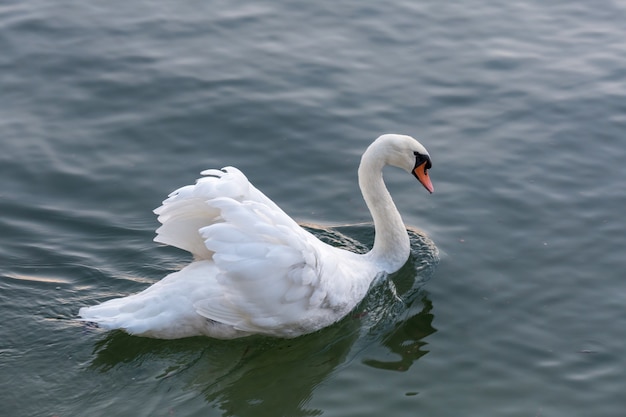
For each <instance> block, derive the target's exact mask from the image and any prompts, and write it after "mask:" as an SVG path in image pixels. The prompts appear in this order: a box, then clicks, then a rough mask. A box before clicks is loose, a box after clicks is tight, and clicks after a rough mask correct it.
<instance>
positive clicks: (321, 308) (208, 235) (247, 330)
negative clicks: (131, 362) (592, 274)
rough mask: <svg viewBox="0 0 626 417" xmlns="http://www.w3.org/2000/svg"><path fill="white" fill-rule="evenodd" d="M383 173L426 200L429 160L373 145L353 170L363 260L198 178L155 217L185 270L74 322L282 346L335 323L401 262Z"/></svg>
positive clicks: (397, 144) (246, 191)
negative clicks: (367, 234)
mask: <svg viewBox="0 0 626 417" xmlns="http://www.w3.org/2000/svg"><path fill="white" fill-rule="evenodd" d="M385 165H393V166H396V167H399V168H402V169H404V170H406V171H407V172H411V173H413V175H415V177H416V178H417V179H418V180H419V181H420V182H421V183H422V185H423V186H424V187H425V188H426V189H427V190H428V191H429V192H431V193H432V192H433V186H432V184H431V182H430V179H429V177H428V169H429V168H430V167H431V161H430V156H429V154H428V152H427V151H426V149H425V148H424V147H423V146H422V145H421V144H420V143H419V142H418V141H416V140H415V139H413V138H412V137H410V136H404V135H395V134H387V135H383V136H380V137H379V138H378V139H376V140H375V141H374V142H373V143H372V144H371V145H370V146H369V147H368V148H367V150H366V151H365V153H364V154H363V157H362V158H361V164H360V165H359V171H358V174H359V187H360V188H361V192H362V193H363V198H364V199H365V202H366V204H367V206H368V208H369V209H370V212H371V214H372V217H373V219H374V225H375V232H376V235H375V240H374V247H373V248H372V250H371V251H370V252H368V253H366V254H355V253H352V252H349V251H346V250H343V249H339V248H335V247H332V246H329V245H327V244H325V243H323V242H321V241H320V240H318V239H317V238H316V237H315V236H313V235H312V234H310V233H309V232H307V231H306V230H304V229H303V228H301V227H300V226H299V225H298V224H297V223H296V222H295V221H294V220H292V219H291V218H290V217H289V216H288V215H287V214H285V213H284V212H283V211H282V210H281V209H280V208H279V207H278V206H277V205H276V204H274V202H272V201H271V200H270V199H269V198H267V197H266V196H265V195H264V194H263V193H261V192H260V191H259V190H257V189H256V188H255V187H254V186H253V185H252V184H250V182H248V179H247V178H246V177H245V176H244V175H243V174H242V173H241V172H240V171H239V170H237V169H236V168H232V167H227V168H224V169H222V170H207V171H203V172H202V175H204V177H202V178H200V179H199V180H198V181H197V183H196V184H195V185H188V186H185V187H182V188H180V189H178V190H176V191H174V192H173V193H172V194H170V195H169V198H168V199H166V200H165V201H164V202H163V205H162V206H161V207H159V208H157V209H156V210H155V211H154V212H155V213H156V214H157V215H158V220H159V222H161V223H162V225H161V227H160V228H159V229H157V236H156V238H155V239H154V240H155V241H157V242H160V243H165V244H168V245H172V246H175V247H178V248H181V249H184V250H187V251H189V252H191V253H192V254H193V255H194V262H192V263H191V264H189V265H188V266H186V267H185V268H183V269H182V270H180V271H178V272H174V273H172V274H170V275H168V276H166V277H165V278H163V279H162V280H161V281H159V282H157V283H156V284H154V285H152V286H151V287H149V288H147V289H146V290H144V291H142V292H140V293H138V294H135V295H130V296H128V297H124V298H116V299H113V300H109V301H106V302H104V303H102V304H100V305H96V306H92V307H83V308H81V309H80V311H79V315H80V316H81V317H82V319H81V320H83V321H89V322H95V323H97V324H98V325H99V326H100V327H102V328H105V329H123V330H125V331H126V332H128V333H130V334H134V335H140V336H147V337H155V338H162V339H175V338H181V337H188V336H197V335H206V336H210V337H214V338H220V339H233V338H237V337H242V336H248V335H251V334H264V335H270V336H277V337H285V338H291V337H296V336H300V335H303V334H306V333H311V332H314V331H316V330H319V329H321V328H323V327H326V326H328V325H330V324H332V323H334V322H336V321H337V320H339V319H341V318H342V317H344V316H345V315H346V314H348V313H349V312H350V311H351V310H352V309H353V308H354V307H355V306H356V305H357V304H358V303H359V302H360V301H361V300H362V299H363V297H365V295H366V293H367V291H368V289H369V287H370V284H371V283H372V281H373V280H374V278H376V276H377V275H379V274H380V273H391V272H395V271H397V270H398V269H400V267H402V265H404V263H405V262H406V261H407V259H408V257H409V251H410V247H409V237H408V234H407V232H406V228H405V226H404V224H403V223H402V219H401V217H400V213H398V210H397V209H396V206H395V205H394V203H393V201H392V199H391V196H390V195H389V192H388V191H387V189H386V187H385V184H384V183H383V177H382V169H383V167H384V166H385Z"/></svg>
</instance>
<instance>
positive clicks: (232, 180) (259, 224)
mask: <svg viewBox="0 0 626 417" xmlns="http://www.w3.org/2000/svg"><path fill="white" fill-rule="evenodd" d="M202 174H203V175H205V176H204V177H202V178H200V179H199V180H198V181H197V182H196V184H195V185H188V186H185V187H182V188H180V189H178V190H176V191H174V192H173V193H171V194H170V195H169V197H168V199H166V200H165V201H164V202H163V205H162V206H161V207H159V208H157V209H156V210H155V213H156V214H157V215H158V220H159V221H160V222H161V223H162V225H161V227H159V229H157V236H156V238H155V239H154V240H155V241H157V242H160V243H165V244H168V245H172V246H175V247H178V248H181V249H184V250H187V251H189V252H191V253H192V254H193V255H194V257H195V258H196V259H197V260H211V261H213V262H214V263H215V265H216V267H217V270H218V273H217V275H216V276H212V277H207V285H211V286H214V287H215V288H211V289H210V290H209V291H208V292H207V295H206V296H205V297H204V298H202V299H200V300H196V302H195V303H194V308H195V309H196V311H197V312H198V314H200V315H202V316H204V317H206V318H208V319H211V320H213V321H216V322H220V323H224V324H226V325H230V326H233V327H234V328H236V329H237V330H242V331H248V332H255V333H268V334H273V335H279V334H280V335H283V336H284V337H289V336H290V334H291V332H293V333H294V334H295V333H297V328H295V327H294V326H297V324H296V323H302V322H303V320H304V321H306V318H307V317H309V316H315V315H318V316H319V315H320V314H321V315H324V312H325V310H326V308H324V307H322V308H320V307H321V306H323V305H324V306H325V305H326V304H324V303H325V299H326V297H327V293H326V290H325V287H326V285H325V283H324V282H320V277H321V276H322V274H321V268H322V266H321V259H322V257H321V254H320V252H324V251H326V250H327V248H326V245H324V244H323V243H322V242H320V241H319V240H317V239H316V238H315V237H314V236H313V235H311V234H310V233H308V232H307V231H305V230H304V229H302V228H301V227H300V226H299V225H298V224H297V223H296V222H295V221H294V220H293V219H291V218H290V217H289V216H288V215H287V214H285V213H284V212H283V211H282V210H281V209H280V208H279V207H278V206H277V205H276V204H275V203H274V202H272V201H271V200H270V199H269V198H267V197H266V196H265V195H264V194H263V193H261V192H260V191H259V190H257V189H256V188H255V187H254V186H253V185H252V184H250V182H249V181H248V179H247V178H246V177H245V176H244V175H243V174H242V173H241V172H240V171H239V170H237V169H236V168H233V167H227V168H224V169H222V170H208V171H204V172H203V173H202ZM327 263H328V262H327ZM327 269H328V268H327ZM318 318H319V317H318ZM311 320H316V319H315V318H313V317H311ZM307 324H308V325H310V323H307Z"/></svg>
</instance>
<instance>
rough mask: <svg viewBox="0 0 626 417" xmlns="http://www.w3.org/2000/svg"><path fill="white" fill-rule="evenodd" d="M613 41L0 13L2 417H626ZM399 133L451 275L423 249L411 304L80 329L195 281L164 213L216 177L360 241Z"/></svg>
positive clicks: (442, 7) (416, 20)
mask: <svg viewBox="0 0 626 417" xmlns="http://www.w3.org/2000/svg"><path fill="white" fill-rule="evenodd" d="M624 22H626V5H625V4H624V3H623V2H618V1H608V0H601V1H597V2H586V1H553V2H549V3H546V2H544V1H539V0H528V1H511V2H502V1H488V0H464V1H458V2H454V3H451V2H440V1H434V0H433V1H419V2H414V1H408V0H399V1H387V2H384V3H383V2H381V3H372V2H369V3H365V2H361V1H337V2H326V3H320V2H309V3H303V2H297V3H296V2H289V1H274V2H255V3H245V4H244V3H238V2H226V1H207V2H198V1H190V2H183V3H181V2H162V1H151V2H147V1H140V0H130V1H117V0H113V1H109V2H83V1H71V0H60V1H54V2H51V1H44V0H25V1H14V0H7V1H5V2H3V3H2V4H1V5H0V50H1V51H2V53H0V143H1V144H2V152H1V153H0V213H1V216H0V316H1V317H2V325H1V326H0V404H2V412H1V413H2V414H3V415H7V416H9V415H10V416H53V415H54V416H78V415H85V416H219V415H229V416H230V415H233V416H279V415H284V416H304V415H324V416H380V415H393V416H459V415H467V416H482V417H485V416H568V417H570V416H574V415H579V416H591V415H593V416H623V415H624V409H625V408H626V399H625V397H624V392H626V347H625V341H626V326H625V325H624V324H625V322H626V307H625V304H626V284H625V282H624V273H625V270H626V256H625V255H626V253H625V243H626V237H625V235H626V233H625V226H624V220H623V219H624V208H625V207H626V169H624V161H625V160H626V145H625V143H624V135H625V134H626V25H624ZM384 132H398V133H407V134H411V135H413V136H415V137H418V138H420V139H421V141H422V142H423V143H424V144H425V145H426V146H427V148H428V149H429V151H430V152H431V155H432V158H433V164H434V167H433V170H432V171H431V176H432V179H433V183H434V185H435V189H436V191H435V194H433V195H427V193H426V192H425V191H424V190H423V189H422V188H421V187H420V186H419V184H417V183H416V182H415V181H414V180H413V178H412V177H410V176H407V175H406V174H404V173H401V172H396V171H393V170H389V171H388V172H386V179H387V182H388V185H389V188H390V190H391V192H392V194H393V196H394V199H395V201H396V202H397V204H398V206H399V208H400V210H401V212H402V214H403V218H404V220H405V222H406V223H407V224H409V225H412V226H415V227H417V228H419V229H421V230H423V231H425V232H426V233H427V234H428V235H429V236H430V238H431V239H432V240H433V241H434V242H435V244H436V245H437V247H438V248H439V251H440V258H441V259H440V262H439V264H438V265H437V266H436V268H434V266H435V262H434V261H433V262H430V261H428V262H424V261H423V260H420V259H418V258H419V257H420V256H421V255H420V254H424V253H426V252H428V251H425V249H424V248H425V247H426V246H427V245H426V246H424V245H425V243H424V241H419V239H418V240H415V239H414V253H415V254H416V256H415V257H414V259H413V260H412V261H411V262H410V263H409V265H408V266H407V267H406V268H405V269H403V271H401V273H399V274H397V275H396V276H394V277H393V279H394V282H396V285H397V287H398V293H399V294H400V296H401V298H402V300H401V301H398V300H397V299H396V298H394V296H393V295H390V294H391V293H390V287H388V286H385V285H382V286H381V287H378V288H376V289H374V290H373V292H372V294H371V295H370V296H369V297H368V299H367V300H366V301H365V303H364V305H363V306H361V307H360V311H358V312H355V314H354V315H353V316H352V317H349V318H347V319H346V320H344V321H342V322H341V323H339V324H338V325H336V326H333V327H331V328H329V329H326V330H323V331H321V332H319V333H316V334H313V335H309V336H306V337H302V338H298V339H295V340H291V341H284V340H276V339H268V338H252V339H243V340H238V341H230V342H223V341H214V340H211V339H207V338H192V339H186V340H179V341H159V340H151V339H144V338H138V337H131V336H128V335H125V334H123V333H121V332H113V333H102V332H99V331H97V330H94V329H89V328H85V327H83V326H82V325H80V324H78V323H76V322H75V321H73V319H74V318H75V317H76V314H77V311H78V309H79V307H81V306H84V305H91V304H95V303H97V302H101V301H104V300H106V299H109V298H112V297H115V296H122V295H127V294H130V293H132V292H137V291H139V290H141V289H143V288H145V287H147V286H148V285H149V284H151V283H153V282H156V281H157V280H159V279H160V278H161V277H162V276H164V275H166V274H167V273H169V272H171V271H173V270H176V269H177V268H179V267H180V266H181V265H184V264H185V263H187V262H188V261H189V257H188V255H187V254H185V253H183V252H181V251H178V250H176V249H172V248H165V247H159V246H158V245H156V244H155V243H153V242H152V238H153V236H154V229H155V228H156V226H157V222H156V219H155V216H154V215H153V214H152V213H151V209H153V208H154V207H156V206H158V205H159V204H160V202H161V200H162V199H163V198H164V197H165V196H166V195H167V194H168V193H169V192H170V191H172V190H173V189H175V188H177V187H178V186H181V185H184V184H188V183H191V182H193V181H194V180H195V178H196V177H197V175H198V172H199V171H200V170H202V169H205V168H212V167H222V166H225V165H235V166H237V167H239V168H240V169H242V170H243V171H244V172H245V173H246V174H247V175H248V177H249V178H250V179H251V181H252V182H253V183H255V184H256V185H257V187H259V188H260V189H261V190H263V191H264V192H265V193H266V194H267V195H268V196H270V197H271V198H272V199H274V201H276V202H277V203H278V204H279V205H281V206H282V207H283V208H284V209H285V210H286V211H287V212H288V213H289V214H291V215H292V216H293V217H295V218H296V219H298V220H300V221H302V222H314V223H317V224H356V223H361V222H368V221H369V220H370V218H369V215H368V212H367V210H366V208H365V206H364V204H363V202H362V200H361V197H360V194H359V191H358V188H357V186H356V167H357V165H358V162H359V157H360V154H361V152H362V151H363V150H364V149H365V147H366V146H367V145H368V144H369V142H370V141H371V140H373V139H374V138H375V137H377V136H378V135H379V134H381V133H384ZM341 231H342V232H343V233H344V234H346V235H348V236H350V237H351V238H353V239H355V240H356V241H358V242H360V243H362V244H368V243H369V242H370V241H371V232H372V227H371V225H365V226H350V227H345V228H343V229H341ZM317 233H319V234H320V235H323V234H324V233H326V234H327V237H330V238H332V237H333V233H335V232H334V231H332V230H330V231H328V232H323V231H318V232H317ZM431 261H432V259H431ZM433 268H434V270H433Z"/></svg>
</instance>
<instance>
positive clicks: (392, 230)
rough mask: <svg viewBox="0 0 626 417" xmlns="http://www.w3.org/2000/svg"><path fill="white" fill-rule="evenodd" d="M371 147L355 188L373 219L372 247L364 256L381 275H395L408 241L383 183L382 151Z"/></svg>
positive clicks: (404, 254)
mask: <svg viewBox="0 0 626 417" xmlns="http://www.w3.org/2000/svg"><path fill="white" fill-rule="evenodd" d="M375 145H376V143H374V144H372V145H371V146H370V147H369V148H367V150H366V151H365V153H364V154H363V157H362V158H361V164H360V165H359V171H358V175H359V187H360V189H361V193H362V194H363V199H364V200H365V204H367V207H368V209H369V211H370V213H371V215H372V218H373V220H374V228H375V233H376V234H375V237H374V247H373V248H372V250H371V251H369V252H368V253H367V255H366V256H368V257H369V258H370V259H371V261H372V262H374V263H376V264H377V265H379V267H380V268H381V269H383V270H384V271H385V272H388V273H391V272H395V271H397V270H398V269H400V267H402V265H404V263H405V262H406V260H407V259H408V257H409V252H410V241H409V235H408V233H407V231H406V227H405V226H404V223H403V222H402V217H400V213H399V212H398V209H397V208H396V205H395V204H394V202H393V200H392V199H391V195H390V194H389V191H387V187H386V186H385V183H384V181H383V168H384V166H385V165H387V163H386V161H385V156H386V155H385V149H380V147H379V146H375Z"/></svg>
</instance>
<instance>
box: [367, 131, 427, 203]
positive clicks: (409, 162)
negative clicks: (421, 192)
mask: <svg viewBox="0 0 626 417" xmlns="http://www.w3.org/2000/svg"><path fill="white" fill-rule="evenodd" d="M369 150H371V151H373V152H374V153H375V154H377V155H380V156H382V157H383V163H384V164H385V165H392V166H395V167H398V168H401V169H403V170H405V171H406V172H409V173H411V174H413V176H415V178H417V180H418V181H419V182H420V183H421V184H422V185H423V186H424V188H426V189H427V190H428V192H430V193H432V192H433V191H435V189H434V187H433V184H432V183H431V181H430V177H429V176H428V170H429V169H430V168H431V167H432V162H431V160H430V155H429V154H428V151H427V150H426V148H424V146H423V145H422V144H421V143H419V142H418V141H417V140H416V139H414V138H412V137H411V136H407V135H396V134H386V135H382V136H380V137H379V138H378V139H376V140H375V141H374V142H373V143H372V144H371V145H370V148H368V151H369ZM366 153H367V152H366Z"/></svg>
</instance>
